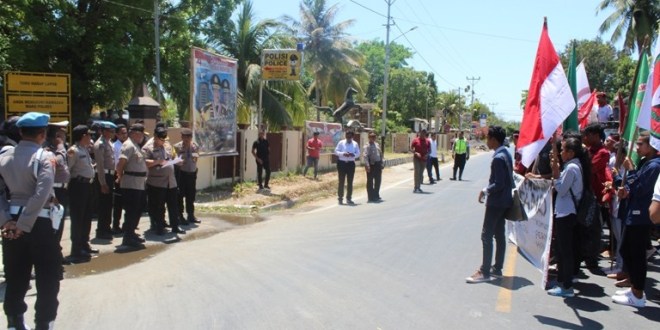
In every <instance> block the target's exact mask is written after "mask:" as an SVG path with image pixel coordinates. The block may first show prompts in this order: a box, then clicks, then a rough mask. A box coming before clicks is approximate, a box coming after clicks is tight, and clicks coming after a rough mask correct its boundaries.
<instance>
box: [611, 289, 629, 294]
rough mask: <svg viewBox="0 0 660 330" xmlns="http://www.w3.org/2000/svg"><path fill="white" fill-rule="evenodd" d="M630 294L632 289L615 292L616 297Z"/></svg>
mask: <svg viewBox="0 0 660 330" xmlns="http://www.w3.org/2000/svg"><path fill="white" fill-rule="evenodd" d="M628 292H630V288H627V289H623V290H616V291H615V292H614V295H616V296H623V295H625V294H626V293H628Z"/></svg>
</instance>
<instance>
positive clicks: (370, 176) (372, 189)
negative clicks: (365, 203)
mask: <svg viewBox="0 0 660 330" xmlns="http://www.w3.org/2000/svg"><path fill="white" fill-rule="evenodd" d="M382 176H383V162H375V163H374V164H372V165H371V166H370V167H369V172H367V195H368V196H369V200H370V201H374V200H378V199H379V198H380V182H381V179H382Z"/></svg>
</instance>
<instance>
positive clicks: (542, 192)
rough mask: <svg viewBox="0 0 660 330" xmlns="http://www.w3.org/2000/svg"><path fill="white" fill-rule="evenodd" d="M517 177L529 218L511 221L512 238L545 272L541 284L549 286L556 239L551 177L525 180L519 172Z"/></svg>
mask: <svg viewBox="0 0 660 330" xmlns="http://www.w3.org/2000/svg"><path fill="white" fill-rule="evenodd" d="M515 180H516V185H517V186H518V191H519V192H520V199H521V201H522V203H523V205H524V206H525V211H526V212H527V216H528V217H529V220H527V221H517V222H514V221H507V231H508V233H509V235H508V237H509V240H511V242H513V244H515V245H517V246H518V250H519V251H520V253H522V255H523V256H524V257H525V258H526V259H527V260H528V261H529V262H530V263H531V264H532V265H533V266H534V267H535V268H536V269H538V270H539V271H540V272H541V273H542V274H543V279H542V280H541V285H542V287H543V289H545V287H546V284H547V279H548V262H549V258H550V241H551V239H552V213H553V209H552V184H551V181H549V180H532V179H524V178H523V177H522V176H520V175H517V174H516V175H515Z"/></svg>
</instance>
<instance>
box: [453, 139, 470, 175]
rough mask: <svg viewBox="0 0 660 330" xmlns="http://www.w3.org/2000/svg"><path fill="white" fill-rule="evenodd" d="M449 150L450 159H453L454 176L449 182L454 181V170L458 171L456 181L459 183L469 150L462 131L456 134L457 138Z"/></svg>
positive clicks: (468, 157)
mask: <svg viewBox="0 0 660 330" xmlns="http://www.w3.org/2000/svg"><path fill="white" fill-rule="evenodd" d="M451 150H452V152H451V158H453V159H454V175H453V176H452V177H451V178H449V180H452V181H456V170H458V181H461V180H463V169H464V168H465V162H466V161H467V160H468V159H470V153H469V151H470V149H469V148H468V144H467V141H466V140H465V137H464V136H463V132H462V131H461V132H459V133H458V138H457V139H456V141H454V145H453V146H452V148H451Z"/></svg>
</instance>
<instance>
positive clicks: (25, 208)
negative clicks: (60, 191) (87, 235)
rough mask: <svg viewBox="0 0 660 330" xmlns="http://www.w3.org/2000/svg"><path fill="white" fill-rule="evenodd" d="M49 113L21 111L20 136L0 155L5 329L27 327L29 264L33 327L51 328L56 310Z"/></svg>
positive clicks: (57, 259) (58, 259)
mask: <svg viewBox="0 0 660 330" xmlns="http://www.w3.org/2000/svg"><path fill="white" fill-rule="evenodd" d="M48 119H49V116H48V115H46V114H43V113H37V112H28V113H26V114H24V115H23V116H22V117H21V119H19V121H18V122H17V125H18V127H19V128H20V131H21V135H22V136H23V139H22V140H21V142H19V143H18V145H17V146H16V147H15V148H11V150H7V151H6V152H5V153H3V154H2V155H0V226H2V253H3V258H2V261H3V263H4V271H5V280H6V288H5V296H4V311H5V314H6V315H7V323H8V324H7V327H8V328H9V329H26V328H28V327H27V326H26V324H25V321H24V319H23V314H24V313H25V312H26V311H27V305H26V304H25V294H26V293H27V291H28V288H29V286H30V272H31V270H32V268H33V267H34V271H35V280H36V283H37V303H36V304H35V322H36V329H38V330H41V329H52V328H53V327H54V322H55V317H56V316H57V307H58V305H59V302H58V301H57V294H58V293H59V291H60V277H61V276H62V252H61V249H60V244H59V242H58V241H57V236H56V233H55V229H54V228H53V227H54V226H53V223H52V221H51V220H50V210H49V205H50V201H51V198H52V196H53V178H54V176H55V170H54V167H55V159H54V157H53V154H52V153H50V152H48V151H45V150H43V149H42V145H43V143H44V141H45V140H46V126H47V125H48ZM35 173H36V175H35ZM7 190H8V192H9V195H8V194H7V192H6V191H7Z"/></svg>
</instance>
